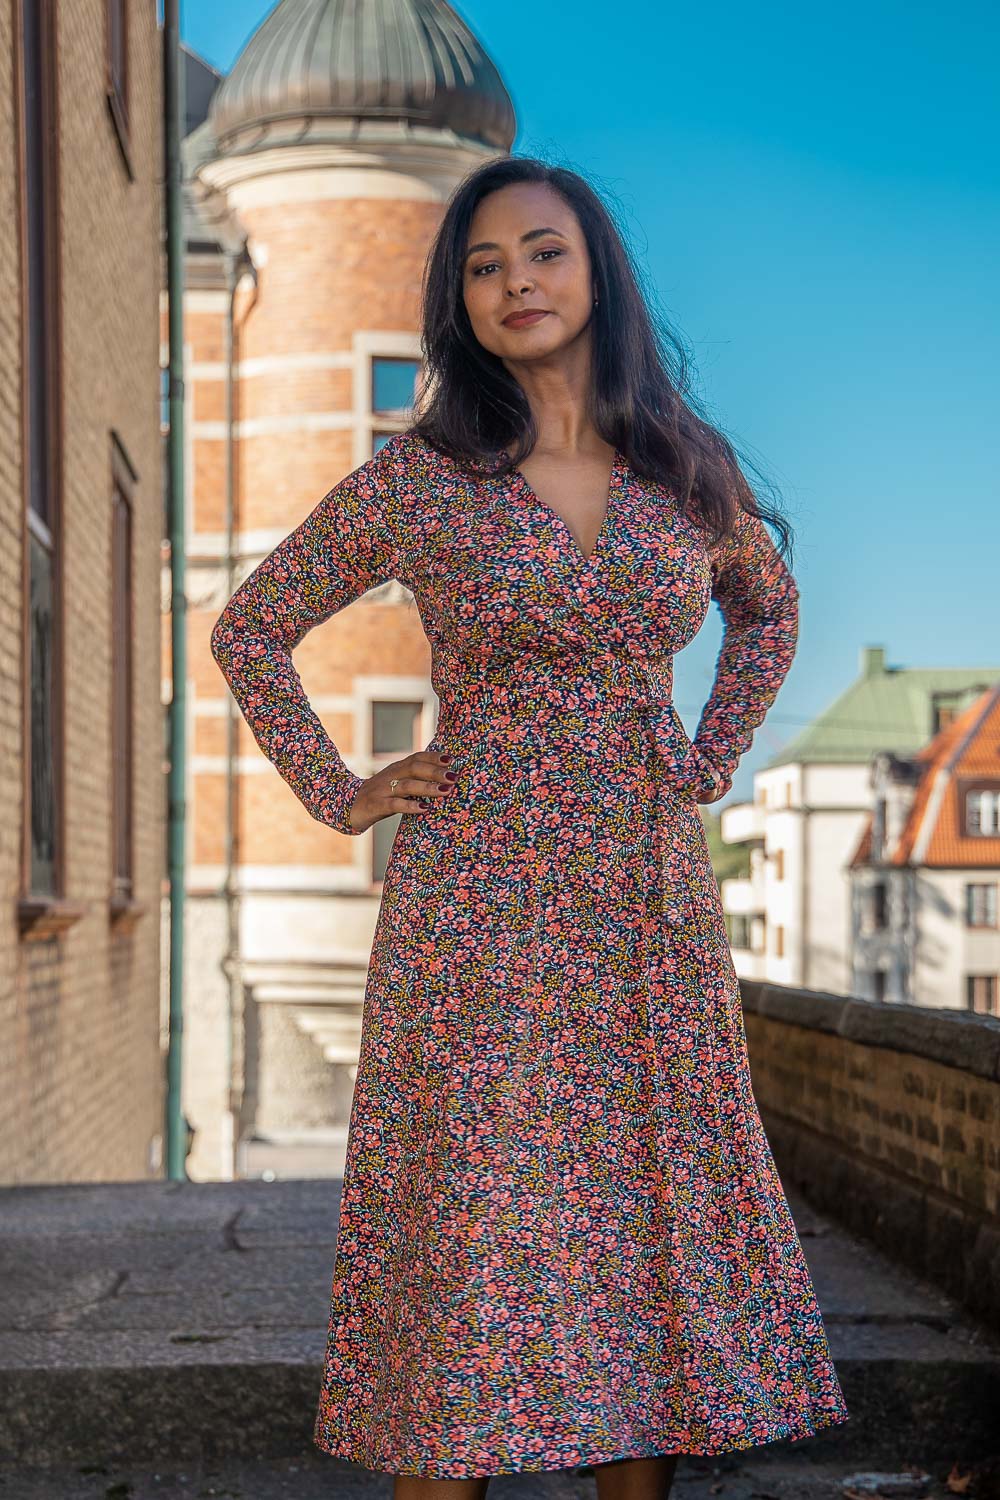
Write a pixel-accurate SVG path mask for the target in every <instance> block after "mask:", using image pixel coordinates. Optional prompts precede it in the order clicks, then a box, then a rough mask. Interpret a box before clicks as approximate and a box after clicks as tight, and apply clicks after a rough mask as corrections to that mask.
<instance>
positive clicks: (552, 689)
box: [439, 650, 721, 795]
mask: <svg viewBox="0 0 1000 1500" xmlns="http://www.w3.org/2000/svg"><path fill="white" fill-rule="evenodd" d="M487 701H488V702H489V704H490V705H491V706H495V707H498V708H502V707H505V706H507V705H508V704H521V705H523V706H525V707H526V708H527V709H528V711H529V712H530V711H531V710H532V709H537V708H539V707H540V706H544V707H546V708H547V707H549V706H556V707H559V706H564V707H568V708H579V707H581V706H582V707H586V705H587V703H588V702H592V703H593V704H594V705H595V707H596V706H597V705H599V704H601V703H604V702H613V703H616V704H620V705H621V706H622V707H623V708H625V709H627V710H637V711H639V713H640V716H641V718H642V721H643V722H644V724H645V726H646V730H647V733H648V735H649V738H650V741H651V743H652V746H653V749H654V750H655V752H656V753H657V754H658V755H659V757H660V758H661V760H662V762H663V765H664V768H665V774H666V777H667V779H668V780H669V781H670V782H671V784H672V785H673V786H674V787H675V788H676V789H678V790H680V791H682V792H688V793H691V794H693V795H697V794H698V793H699V792H704V791H708V790H710V789H716V788H719V787H720V786H721V775H720V773H719V772H718V771H717V770H716V768H715V767H714V766H713V765H712V763H711V762H710V761H709V760H708V759H707V757H706V756H705V755H704V753H703V752H702V750H701V749H700V748H699V747H698V746H696V745H695V744H694V743H693V742H692V741H691V740H690V739H689V738H688V736H687V733H686V731H685V729H684V725H683V723H682V722H681V719H680V716H679V715H678V713H677V710H676V709H675V708H674V706H673V655H672V654H667V655H660V656H637V655H636V654H635V653H634V652H632V651H625V650H617V651H615V650H607V651H587V652H580V653H579V654H577V655H569V654H566V653H563V654H559V655H555V654H554V655H552V656H551V657H543V656H539V655H537V654H532V655H531V656H530V657H528V658H517V657H511V658H509V659H504V660H490V661H488V662H473V661H468V660H463V661H462V662H461V664H460V666H459V665H458V664H455V670H454V671H451V672H449V674H448V683H447V688H446V689H445V691H444V692H443V693H442V694H441V695H440V703H441V717H442V718H444V719H448V718H450V717H451V713H452V711H453V710H457V711H459V712H462V711H463V710H464V709H467V708H469V707H470V706H471V705H475V706H477V707H479V708H480V709H481V708H482V705H483V703H484V702H487ZM439 722H440V721H439Z"/></svg>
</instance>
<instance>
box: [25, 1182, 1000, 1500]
mask: <svg viewBox="0 0 1000 1500" xmlns="http://www.w3.org/2000/svg"><path fill="white" fill-rule="evenodd" d="M339 1191H340V1183H339V1181H337V1180H332V1179H327V1180H322V1179H318V1180H317V1179H313V1180H305V1181H299V1180H290V1181H280V1180H279V1181H275V1182H262V1181H252V1182H232V1183H122V1184H107V1185H105V1184H100V1185H75V1186H68V1187H56V1186H53V1187H24V1188H5V1189H0V1271H2V1274H0V1320H2V1327H3V1329H4V1334H3V1339H2V1341H0V1452H2V1453H4V1454H5V1455H6V1456H7V1457H8V1458H9V1459H12V1460H16V1461H17V1462H18V1463H20V1464H21V1465H24V1466H46V1465H55V1464H87V1463H90V1462H94V1461H98V1460H99V1461H101V1462H105V1463H121V1462H126V1461H128V1462H131V1463H145V1462H149V1463H156V1464H158V1465H162V1464H165V1463H167V1461H168V1460H169V1461H171V1462H174V1461H177V1460H179V1459H182V1458H185V1457H191V1458H193V1459H197V1460H198V1461H199V1462H200V1461H208V1460H212V1461H214V1460H217V1459H224V1458H225V1457H226V1455H239V1454H241V1453H246V1452H247V1445H248V1444H251V1443H252V1445H253V1451H254V1452H256V1453H258V1454H259V1455H260V1456H261V1457H263V1458H273V1459H280V1458H282V1457H288V1456H292V1455H295V1454H301V1453H303V1452H306V1451H308V1449H309V1446H310V1441H311V1430H312V1420H313V1415H314V1413H315V1408H316V1401H317V1396H318V1392H319V1387H320V1379H321V1370H322V1357H323V1351H324V1344H325V1337H326V1320H327V1314H328V1307H329V1304H328V1298H329V1287H330V1281H331V1276H332V1269H333V1252H334V1243H335V1238H336V1224H337V1212H338V1202H339ZM789 1201H790V1202H791V1205H792V1208H793V1212H794V1213H795V1216H796V1223H797V1225H798V1226H799V1232H800V1236H801V1239H802V1245H803V1249H804V1250H805V1253H806V1256H807V1258H808V1261H809V1265H810V1269H811V1271H812V1274H813V1279H814V1282H815V1285H816V1290H817V1295H818V1297H819V1301H820V1305H821V1307H822V1308H823V1312H824V1320H825V1322H826V1326H827V1332H828V1335H829V1338H830V1344H831V1349H832V1351H833V1355H834V1359H835V1361H836V1364H837V1369H838V1374H839V1375H840V1379H841V1382H842V1384H843V1387H844V1392H845V1396H846V1398H847V1403H848V1406H849V1408H850V1411H851V1417H850V1420H849V1421H848V1422H846V1423H844V1424H842V1425H841V1426H839V1427H836V1428H831V1429H828V1430H827V1431H825V1432H820V1433H818V1434H817V1435H816V1436H815V1437H813V1438H809V1439H806V1440H800V1441H799V1442H798V1443H794V1444H788V1445H785V1444H780V1443H779V1444H768V1445H767V1447H766V1449H762V1450H760V1451H761V1453H765V1452H766V1453H771V1452H778V1453H781V1452H782V1451H783V1450H784V1449H786V1448H787V1450H788V1452H789V1453H795V1454H802V1453H804V1452H806V1450H808V1454H809V1456H810V1459H811V1460H813V1461H815V1462H817V1463H822V1462H828V1463H832V1462H843V1463H854V1464H856V1465H857V1466H858V1467H859V1468H862V1467H863V1468H875V1467H882V1468H893V1469H896V1468H900V1467H902V1466H903V1465H904V1464H906V1463H922V1464H931V1463H944V1462H952V1461H957V1460H963V1461H967V1462H971V1461H974V1460H978V1459H982V1458H983V1457H985V1456H986V1455H987V1454H989V1453H991V1452H992V1451H994V1450H995V1449H996V1448H997V1446H998V1443H997V1430H996V1412H997V1411H998V1410H1000V1350H998V1348H997V1347H996V1346H995V1345H994V1344H992V1343H991V1342H990V1341H989V1340H988V1339H986V1338H985V1337H984V1336H983V1335H982V1333H981V1331H980V1330H979V1329H977V1328H976V1327H975V1326H974V1325H971V1324H969V1323H968V1322H967V1321H965V1320H964V1319H963V1318H962V1317H961V1315H960V1314H959V1313H958V1312H957V1310H956V1309H955V1308H954V1307H953V1306H952V1305H951V1304H950V1303H949V1302H948V1301H947V1300H946V1299H945V1298H944V1297H943V1296H941V1295H940V1294H939V1293H937V1292H935V1291H933V1290H931V1289H929V1288H927V1287H924V1286H923V1285H921V1284H920V1283H918V1282H916V1281H915V1280H914V1279H913V1278H912V1277H910V1276H909V1275H904V1274H900V1273H899V1272H897V1271H896V1270H895V1268H893V1267H892V1266H891V1265H890V1264H889V1263H888V1262H887V1261H886V1260H885V1259H884V1258H883V1257H882V1256H881V1255H880V1254H878V1252H876V1251H874V1250H872V1249H869V1248H868V1247H867V1246H866V1245H864V1244H862V1243H861V1242H860V1241H858V1240H856V1239H853V1238H852V1237H850V1236H848V1235H846V1234H844V1233H843V1232H842V1231H840V1230H839V1229H837V1228H836V1227H834V1226H833V1225H832V1224H831V1223H829V1222H828V1221H826V1220H823V1219H821V1218H819V1216H817V1215H815V1214H813V1213H811V1212H810V1211H809V1210H808V1209H807V1207H806V1206H805V1205H804V1204H802V1203H800V1202H798V1201H797V1200H796V1199H795V1198H794V1197H793V1196H792V1195H789ZM5 1493H11V1492H10V1491H7V1492H5Z"/></svg>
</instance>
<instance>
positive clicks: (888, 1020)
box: [740, 979, 1000, 1081]
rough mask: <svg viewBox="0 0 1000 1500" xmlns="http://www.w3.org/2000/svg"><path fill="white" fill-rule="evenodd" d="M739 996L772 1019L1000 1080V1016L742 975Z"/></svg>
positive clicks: (757, 1011)
mask: <svg viewBox="0 0 1000 1500" xmlns="http://www.w3.org/2000/svg"><path fill="white" fill-rule="evenodd" d="M740 994H741V995H742V998H743V1007H744V1009H745V1010H748V1011H751V1012H753V1013H754V1014H756V1015H760V1016H764V1017H766V1018H767V1019H768V1020H773V1021H784V1022H786V1023H787V1024H788V1025H791V1026H805V1027H809V1028H811V1029H812V1030H814V1031H825V1032H832V1033H834V1034H835V1035H837V1036H842V1037H844V1038H845V1040H847V1041H851V1042H859V1043H861V1044H862V1045H863V1046H866V1047H890V1048H892V1049H893V1050H894V1051H896V1052H911V1053H913V1055H914V1056H916V1057H926V1058H929V1059H931V1060H932V1061H934V1062H940V1063H945V1064H946V1065H947V1066H949V1067H953V1068H960V1069H961V1070H962V1071H963V1072H965V1073H973V1074H975V1075H976V1077H978V1078H988V1079H989V1080H991V1081H997V1080H1000V1018H997V1017H995V1016H979V1015H972V1014H970V1012H968V1011H962V1010H956V1011H949V1010H932V1009H930V1008H928V1007H926V1006H922V1005H895V1004H889V1003H885V1002H882V1001H876V1000H855V999H853V998H852V997H851V996H849V995H833V994H828V993H826V992H824V991H822V990H800V989H796V988H794V987H793V986H791V985H776V984H770V983H768V982H767V981H765V980H758V979H741V980H740Z"/></svg>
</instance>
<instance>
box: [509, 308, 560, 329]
mask: <svg viewBox="0 0 1000 1500" xmlns="http://www.w3.org/2000/svg"><path fill="white" fill-rule="evenodd" d="M548 315H549V314H548V311H547V310H546V311H544V312H524V313H515V314H514V315H513V316H512V317H509V318H504V320H503V323H504V327H505V328H529V327H530V326H531V324H532V323H537V322H538V321H539V319H540V318H547V317H548Z"/></svg>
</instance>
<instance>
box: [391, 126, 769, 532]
mask: <svg viewBox="0 0 1000 1500" xmlns="http://www.w3.org/2000/svg"><path fill="white" fill-rule="evenodd" d="M515 182H540V183H545V184H547V185H548V186H549V187H551V188H554V189H555V191H556V192H558V193H560V194H561V196H562V197H563V199H564V200H565V201H566V203H567V204H568V205H569V207H570V208H571V209H572V210H573V212H574V213H575V215H576V217H577V220H578V221H579V224H580V227H581V229H582V231H583V234H584V237H585V239H586V242H587V247H588V250H589V253H590V260H591V267H592V272H593V278H594V283H595V285H596V287H597V295H598V299H599V300H598V303H597V306H596V307H595V308H594V309H593V322H592V336H593V359H592V362H591V387H590V415H591V420H592V421H593V423H594V426H595V427H596V429H597V431H598V432H599V433H600V435H601V437H602V438H604V440H605V442H607V443H610V444H611V445H613V446H614V447H616V448H618V449H619V450H620V451H621V453H622V454H623V455H624V457H625V458H626V460H627V461H628V464H629V466H630V468H632V469H633V470H634V471H635V472H636V473H637V474H642V475H645V476H646V477H647V478H649V479H651V480H652V481H653V482H654V483H656V484H662V485H663V486H665V487H666V488H667V489H668V490H669V491H670V492H671V494H672V495H673V496H674V497H675V498H676V500H677V501H678V502H679V503H680V505H681V507H682V509H683V510H684V511H685V513H686V514H687V515H688V516H689V517H691V518H693V519H694V520H695V521H696V522H697V523H698V524H699V525H700V526H701V527H702V528H703V529H704V530H705V531H706V533H707V535H708V537H709V539H710V541H711V543H712V544H713V545H714V544H715V543H716V542H718V541H720V540H722V539H724V538H725V537H728V536H729V535H730V534H731V531H732V528H733V525H734V522H735V520H736V515H737V509H738V508H742V509H743V510H745V511H747V512H749V513H750V514H751V515H756V516H760V517H761V519H762V520H764V521H767V522H768V523H769V524H770V525H772V526H774V527H775V529H776V531H777V532H778V534H779V538H780V550H781V551H782V553H783V554H785V555H786V557H787V556H790V554H791V548H792V532H791V527H790V526H789V524H788V522H787V520H786V519H785V517H784V516H783V515H782V514H781V512H780V511H779V510H778V509H777V508H776V507H774V506H771V505H768V504H767V503H766V502H761V501H760V500H759V499H758V496H757V494H756V493H755V491H754V490H753V489H752V488H751V486H750V484H749V482H748V480H747V479H746V477H745V475H744V473H743V469H742V467H741V461H740V460H739V459H738V458H737V454H736V450H735V448H734V446H733V444H732V443H731V442H730V440H729V439H728V438H727V437H726V436H725V435H724V434H723V433H722V431H721V430H720V429H719V427H717V426H714V425H713V424H712V423H711V422H710V421H709V420H708V419H707V417H706V416H705V415H704V407H703V406H702V404H701V402H700V401H699V400H698V399H697V398H696V397H695V396H694V395H693V393H692V391H691V389H690V376H691V363H692V362H691V357H690V355H689V353H688V352H687V350H686V348H685V346H684V344H683V343H682V341H681V339H680V337H679V336H678V335H677V333H675V332H674V331H673V329H671V328H670V327H669V326H668V324H667V323H666V320H665V319H663V318H662V317H655V318H654V316H653V314H652V313H651V311H650V307H649V304H648V301H647V298H646V296H645V295H644V294H643V291H642V287H641V276H640V272H639V269H638V266H637V264H636V262H635V260H634V258H633V255H632V252H631V249H630V248H629V246H628V242H627V239H626V237H625V235H624V234H623V232H622V231H621V230H620V229H619V227H618V225H617V223H616V220H615V218H614V216H613V214H612V211H611V210H609V208H608V207H607V206H606V205H605V203H604V201H603V199H602V198H601V197H600V196H599V195H598V193H597V192H596V191H595V189H594V188H593V187H592V186H591V184H590V183H589V182H587V180H586V179H585V178H584V177H582V176H581V175H580V174H579V173H578V172H574V171H572V170H571V169H569V168H568V167H562V166H557V165H550V164H549V163H547V162H545V161H542V160H540V159H539V158H538V157H532V156H502V157H498V158H495V159H493V160H491V161H488V162H486V163H485V164H484V165H483V166H481V167H477V168H475V169H474V170H473V171H471V172H470V173H468V174H467V175H466V177H465V178H463V180H462V181H461V182H460V183H459V184H458V186H457V187H456V189H455V191H454V192H453V194H452V196H451V198H450V199H449V201H448V204H447V207H446V209H445V213H444V217H443V218H442V220H441V223H440V225H439V227H438V231H437V234H436V235H435V238H434V241H433V243H432V245H431V248H430V251H429V253H428V256H427V262H426V265H425V267H424V275H423V284H422V327H423V333H422V349H423V359H424V386H423V392H422V395H421V397H420V398H419V399H418V402H417V406H416V408H415V413H414V421H413V422H412V424H411V428H410V430H411V431H413V432H416V433H418V434H419V435H420V436H421V437H422V438H423V439H424V440H425V441H426V442H428V443H430V444H431V446H432V447H434V448H436V449H437V450H438V451H440V452H441V453H444V454H446V455H447V456H448V457H450V458H452V459H453V460H455V461H456V462H457V463H458V464H459V465H460V467H462V468H464V469H466V470H472V471H477V470H480V469H481V468H482V466H483V465H484V464H486V465H488V466H490V468H491V472H493V473H504V472H508V471H509V470H510V469H513V468H515V467H517V466H518V465H520V463H521V461H522V459H524V458H525V457H527V455H528V454H529V453H530V452H531V450H532V448H533V447H534V445H535V441H536V439H537V431H536V428H535V423H534V419H533V418H532V415H531V408H530V406H529V404H528V400H527V397H526V395H525V393H524V390H523V388H522V386H521V385H520V383H519V382H518V381H517V380H515V379H514V377H513V375H511V374H510V373H509V371H508V370H507V369H506V367H505V366H504V364H503V362H502V360H501V359H500V358H499V356H497V355H495V354H493V353H491V352H490V350H488V349H486V348H484V347H483V345H482V344H480V342H479V340H478V339H477V338H476V336H475V334H474V333H473V330H472V324H471V323H470V321H469V315H468V313H467V311H466V308H465V301H464V298H463V295H462V285H463V262H464V259H465V250H466V246H467V244H468V241H469V228H470V225H471V222H472V216H473V214H474V212H475V210H476V205H477V204H478V203H479V202H480V201H481V200H482V199H483V198H485V197H486V196H487V195H488V194H489V193H493V192H496V191H497V190H498V189H499V188H502V187H507V186H508V185H509V184H510V183H515ZM699 412H700V413H701V414H699ZM504 450H506V451H507V452H509V453H510V463H509V464H507V463H506V462H505V460H504V457H503V452H504ZM742 463H743V464H745V465H746V466H747V467H749V468H752V469H753V470H754V472H755V473H756V474H757V475H758V477H759V478H760V477H763V476H761V475H760V470H759V469H758V468H757V466H756V464H753V463H752V462H750V461H748V460H747V459H746V458H743V460H742ZM765 486H766V488H767V489H769V490H770V491H772V492H773V490H774V486H773V484H771V483H770V481H767V480H766V478H765Z"/></svg>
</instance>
